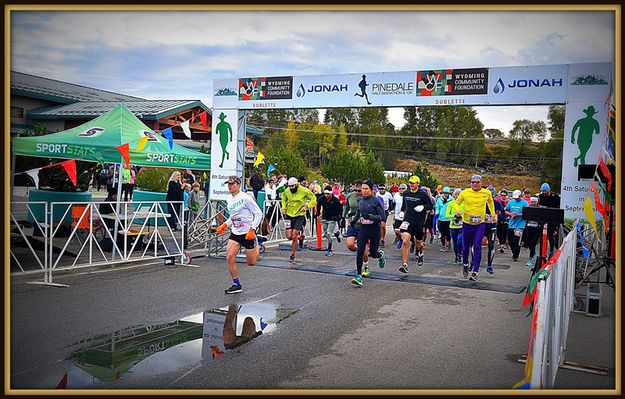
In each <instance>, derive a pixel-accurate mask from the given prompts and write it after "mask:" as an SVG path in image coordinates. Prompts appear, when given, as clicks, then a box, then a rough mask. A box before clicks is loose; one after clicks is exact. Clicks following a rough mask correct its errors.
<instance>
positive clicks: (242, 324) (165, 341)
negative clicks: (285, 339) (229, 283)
mask: <svg viewBox="0 0 625 399" xmlns="http://www.w3.org/2000/svg"><path fill="white" fill-rule="evenodd" d="M292 314H293V312H292V311H280V310H276V309H275V307H274V306H273V305H270V304H265V303H248V304H243V305H230V306H227V307H223V308H219V309H213V310H208V311H205V312H203V313H199V314H196V315H192V316H188V317H185V318H182V319H180V320H177V321H174V322H171V323H165V324H161V325H154V326H143V327H137V328H128V329H125V330H121V331H116V332H115V333H113V334H109V335H107V336H100V337H96V338H92V339H89V340H86V341H83V342H81V343H80V345H81V346H82V349H81V350H79V351H77V352H74V353H73V354H72V355H71V356H70V360H71V363H70V365H69V367H68V368H67V370H66V373H65V374H66V375H64V376H60V377H59V379H61V381H60V382H59V384H60V386H59V387H61V388H63V387H66V388H104V387H114V386H115V385H118V384H120V385H118V386H120V387H121V385H123V386H131V385H132V384H133V383H137V382H146V381H147V380H149V379H152V378H154V377H158V376H161V375H164V374H168V373H173V372H181V371H186V370H187V369H191V368H192V367H193V366H194V365H195V364H197V363H198V362H201V361H204V362H212V361H214V360H215V359H219V358H221V357H222V356H224V355H225V354H227V351H228V350H231V349H235V348H237V347H239V346H241V345H243V344H245V343H246V342H249V341H251V340H252V339H254V338H255V337H257V336H259V335H261V334H266V333H269V332H271V331H273V330H274V329H275V328H276V323H279V322H280V321H281V320H283V319H285V318H287V317H289V316H291V315H292ZM279 315H281V317H279ZM61 377H63V378H61ZM57 381H58V380H57ZM169 382H171V381H169ZM159 383H160V384H163V379H159Z"/></svg>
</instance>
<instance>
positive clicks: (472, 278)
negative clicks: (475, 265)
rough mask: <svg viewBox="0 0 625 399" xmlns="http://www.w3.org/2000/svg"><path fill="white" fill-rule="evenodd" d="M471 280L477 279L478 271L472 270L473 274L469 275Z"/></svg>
mask: <svg viewBox="0 0 625 399" xmlns="http://www.w3.org/2000/svg"><path fill="white" fill-rule="evenodd" d="M469 280H470V281H477V272H472V273H471V276H470V277H469Z"/></svg>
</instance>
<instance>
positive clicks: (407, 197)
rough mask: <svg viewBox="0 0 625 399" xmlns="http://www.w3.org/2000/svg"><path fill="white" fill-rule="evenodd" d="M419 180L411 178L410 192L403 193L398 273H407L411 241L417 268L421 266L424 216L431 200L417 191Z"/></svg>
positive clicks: (424, 229) (430, 205) (423, 192)
mask: <svg viewBox="0 0 625 399" xmlns="http://www.w3.org/2000/svg"><path fill="white" fill-rule="evenodd" d="M420 183H421V179H420V178H419V176H411V177H410V179H409V180H408V185H409V186H410V190H406V191H405V192H404V203H403V204H402V206H401V212H403V213H404V221H403V222H402V224H401V225H400V226H399V231H400V232H401V238H402V241H403V244H402V247H401V258H402V262H403V263H402V265H401V266H400V267H399V271H400V272H402V273H408V250H409V249H408V248H409V246H410V244H411V241H412V240H413V239H414V240H415V252H416V255H417V266H423V247H424V246H425V244H424V243H423V237H424V236H425V232H426V229H427V226H426V220H427V218H426V215H427V214H429V213H430V211H431V210H432V208H433V204H432V200H431V198H430V196H429V195H428V194H427V192H425V191H423V190H421V189H419V184H420Z"/></svg>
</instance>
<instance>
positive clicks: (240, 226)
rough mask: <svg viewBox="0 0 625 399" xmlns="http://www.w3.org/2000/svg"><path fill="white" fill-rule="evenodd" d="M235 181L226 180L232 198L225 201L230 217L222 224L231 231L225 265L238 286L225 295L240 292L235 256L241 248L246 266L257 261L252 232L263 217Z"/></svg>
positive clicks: (251, 198)
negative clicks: (235, 289)
mask: <svg viewBox="0 0 625 399" xmlns="http://www.w3.org/2000/svg"><path fill="white" fill-rule="evenodd" d="M237 180H238V179H237ZM237 180H235V181H232V180H228V182H227V184H228V191H230V194H232V196H231V197H230V198H228V200H227V207H228V213H229V214H230V217H229V218H228V220H226V221H225V223H224V224H225V225H226V226H227V227H228V228H230V230H231V234H230V237H229V238H228V244H227V246H226V263H227V265H228V272H229V273H230V276H231V277H232V281H233V282H234V285H238V286H239V287H238V288H239V290H238V291H234V292H232V291H230V292H229V291H228V290H226V293H235V292H241V291H240V290H241V285H240V282H239V269H238V267H237V262H236V256H237V253H238V252H239V250H240V249H241V246H243V247H244V248H245V257H246V258H247V264H248V266H254V265H255V264H256V262H257V261H258V255H259V251H258V245H257V241H256V235H255V233H253V232H254V231H255V230H256V228H258V226H259V225H260V222H261V220H262V217H263V213H262V211H261V210H260V208H259V207H258V205H257V204H256V201H255V200H254V197H252V196H251V195H249V194H247V193H244V192H241V182H240V180H238V181H237ZM222 226H223V225H222ZM220 227H221V226H220ZM221 232H223V229H221ZM218 233H220V229H218ZM248 233H249V234H250V235H251V234H253V238H252V239H251V240H250V239H247V238H246V235H247V234H248ZM234 285H233V287H234ZM231 289H232V287H231Z"/></svg>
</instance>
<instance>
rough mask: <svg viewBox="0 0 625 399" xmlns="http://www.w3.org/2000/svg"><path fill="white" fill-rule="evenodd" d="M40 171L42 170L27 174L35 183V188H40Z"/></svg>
mask: <svg viewBox="0 0 625 399" xmlns="http://www.w3.org/2000/svg"><path fill="white" fill-rule="evenodd" d="M39 169H41V168H37V169H31V170H27V171H26V174H28V176H30V177H31V178H32V179H33V181H34V182H35V188H39Z"/></svg>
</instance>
